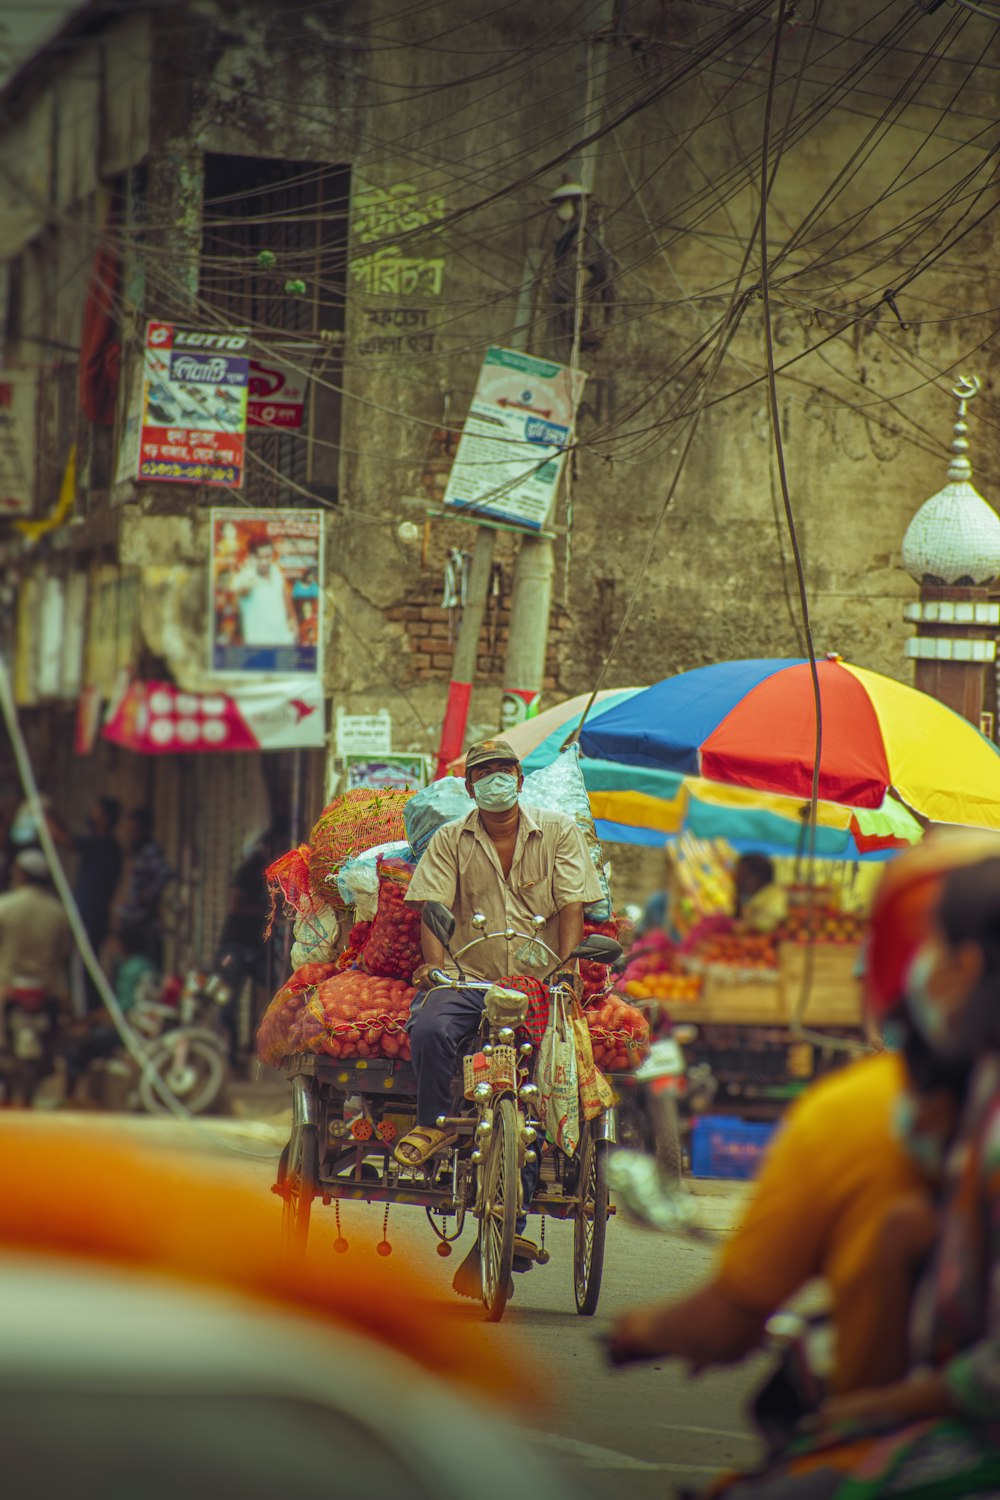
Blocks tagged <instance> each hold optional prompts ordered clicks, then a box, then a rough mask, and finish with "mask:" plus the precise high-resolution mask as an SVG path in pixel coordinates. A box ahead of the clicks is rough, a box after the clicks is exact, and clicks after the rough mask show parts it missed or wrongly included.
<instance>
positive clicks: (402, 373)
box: [0, 0, 1000, 954]
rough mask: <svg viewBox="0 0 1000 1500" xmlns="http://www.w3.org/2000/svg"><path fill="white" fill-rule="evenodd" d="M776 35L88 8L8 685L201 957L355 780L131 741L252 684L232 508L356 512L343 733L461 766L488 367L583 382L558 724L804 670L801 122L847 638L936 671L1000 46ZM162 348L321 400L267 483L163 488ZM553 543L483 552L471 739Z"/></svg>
mask: <svg viewBox="0 0 1000 1500" xmlns="http://www.w3.org/2000/svg"><path fill="white" fill-rule="evenodd" d="M773 9H774V8H773V5H770V4H768V5H764V4H760V5H750V6H736V5H730V4H727V3H724V0H635V3H628V0H619V3H616V4H611V3H608V4H606V5H598V6H596V7H581V6H578V5H577V4H575V3H573V4H571V3H569V0H566V3H562V0H555V3H553V4H550V5H548V6H545V7H539V6H532V5H530V4H528V3H527V0H517V3H514V4H512V5H508V6H505V7H502V8H500V9H498V10H495V11H492V12H491V13H490V14H488V15H485V16H484V15H483V14H482V8H481V7H478V6H475V5H472V4H470V3H468V0H441V3H438V4H428V5H424V6H421V7H419V8H416V9H414V10H413V11H412V12H411V11H410V10H405V11H403V12H400V11H399V9H398V8H397V7H393V6H391V5H388V4H384V3H382V0H367V3H362V0H348V3H345V4H343V5H340V6H337V7H335V8H331V7H324V8H322V9H317V10H315V11H313V10H311V9H310V8H308V7H300V6H294V7H275V6H273V5H267V4H264V3H263V0H185V3H180V4H163V5H162V6H156V5H153V6H149V5H136V6H135V7H134V8H130V7H129V6H127V5H125V6H121V7H117V8H116V9H115V11H114V12H109V11H107V10H106V9H104V8H101V7H94V8H93V9H91V8H90V7H82V8H81V9H80V10H79V11H78V12H77V13H76V14H75V15H74V16H73V17H72V18H71V20H70V21H69V22H68V23H67V25H66V26H65V27H64V29H63V31H62V32H61V34H60V35H59V36H57V37H56V38H55V39H54V40H53V42H52V43H50V44H49V45H48V46H47V47H46V48H45V49H43V50H42V51H41V52H40V53H39V54H38V56H37V57H36V58H34V59H33V60H32V61H31V62H30V63H29V64H28V65H27V66H26V67H24V68H23V69H22V70H21V71H20V73H19V74H18V75H17V76H16V77H15V78H14V79H13V80H12V81H11V82H10V83H9V84H8V86H7V87H6V89H5V91H4V94H3V97H2V101H0V302H2V306H0V312H2V314H3V325H2V326H3V354H2V369H0V390H2V391H3V392H4V395H3V401H4V404H5V405H6V408H7V411H8V416H9V421H8V423H7V427H6V429H5V433H6V436H5V439H4V440H5V442H6V443H7V454H6V468H5V469H2V470H0V473H2V474H3V478H4V480H5V487H6V490H7V491H8V492H9V497H8V500H7V501H6V502H3V503H5V504H6V505H7V509H6V511H5V512H2V513H0V514H2V515H3V516H4V519H0V549H2V553H3V561H4V583H3V589H4V593H3V601H2V624H0V631H2V641H3V649H4V654H5V659H6V660H9V661H10V662H11V663H12V664H13V668H14V675H15V678H16V687H17V695H18V699H19V703H20V706H21V710H22V713H23V720H24V724H25V726H26V729H27V732H28V734H29V738H30V741H31V745H32V750H33V753H34V755H35V757H36V763H37V766H38V772H39V775H40V778H41V779H42V781H43V782H44V784H45V785H46V786H47V787H48V788H50V789H51V790H52V791H53V793H54V794H55V795H56V797H57V800H60V801H61V802H62V804H63V807H64V812H65V813H66V815H67V816H72V814H73V812H74V809H76V808H79V807H80V806H81V805H82V799H83V798H84V797H85V796H86V795H88V793H89V792H90V791H91V790H93V789H100V788H103V787H104V786H105V785H106V784H107V783H108V782H109V781H112V782H114V783H115V785H116V786H117V787H119V788H120V789H123V790H124V794H125V796H126V797H127V799H128V800H130V801H132V800H134V801H140V802H145V801H149V802H151V803H152V804H153V805H154V806H155V808H156V812H157V818H158V825H159V827H160V829H161V832H162V836H163V838H164V840H165V841H166V843H167V844H168V846H169V848H170V852H171V853H172V854H173V856H174V858H175V861H176V863H177V866H178V868H179V870H180V871H181V875H182V880H181V884H180V887H179V891H178V897H179V899H178V908H179V911H180V912H181V913H183V915H182V916H181V917H179V918H178V920H179V921H180V922H181V923H182V924H183V932H180V933H179V934H178V936H179V941H180V942H181V943H182V944H186V946H187V948H188V949H189V950H190V951H191V952H192V953H195V954H203V953H204V952H205V950H206V947H207V946H210V944H211V941H212V938H213V932H214V929H216V928H217V927H218V925H219V924H220V922H221V916H222V912H223V910H224V903H225V890H226V884H227V881H226V874H227V871H229V870H230V869H231V868H232V866H233V865H234V863H235V862H236V860H237V858H238V851H239V849H240V847H241V846H242V844H243V842H244V841H245V839H246V837H247V835H248V834H249V833H251V832H253V831H254V829H255V827H257V826H263V825H264V824H268V823H270V824H275V825H277V826H278V827H280V828H285V829H287V832H288V841H289V842H290V843H291V842H294V841H295V840H297V839H298V838H299V837H300V836H301V835H302V834H303V832H304V831H305V829H306V828H307V826H308V823H309V821H310V820H311V818H312V816H314V815H315V813H316V812H317V811H318V810H319V807H320V806H321V804H322V801H323V796H324V792H325V790H326V787H327V785H328V778H327V753H326V752H325V751H324V750H323V749H319V748H306V749H298V750H295V749H291V750H281V749H279V750H275V751H271V752H262V753H260V754H257V753H253V752H242V753H214V754H209V753H204V754H197V753H194V752H192V751H182V750H178V751H176V752H172V753H168V754H158V755H155V756H154V755H142V754H139V753H137V752H136V751H135V750H131V749H127V748H121V747H119V746H114V745H111V744H109V743H107V742H106V741H105V740H104V739H103V738H102V736H101V735H100V733H99V727H100V721H101V716H102V714H104V713H105V712H106V710H107V705H108V704H109V703H113V702H114V701H115V699H116V696H120V694H121V693H122V691H123V690H124V687H125V685H127V683H128V682H129V681H132V680H140V681H147V682H155V681H162V682H169V683H171V684H173V685H174V687H176V688H177V689H178V690H180V691H181V692H182V693H187V694H191V695H198V694H202V695H204V694H211V693H212V692H213V691H215V690H216V689H217V688H218V686H219V677H218V674H217V673H216V672H214V671H213V670H212V660H213V658H212V640H213V630H214V629H215V622H214V621H213V618H212V608H213V606H212V597H213V596H212V590H211V588H210V574H211V556H212V538H211V535H210V523H209V515H210V511H211V509H212V507H213V506H221V505H226V506H233V507H236V508H246V509H248V510H253V511H265V510H272V509H281V510H282V511H285V512H288V511H291V512H294V511H297V510H301V511H303V512H312V511H316V510H320V511H322V513H323V515H324V517H325V534H326V565H325V568H324V576H323V578H322V579H321V580H320V585H321V588H322V593H323V604H324V612H323V622H324V623H323V637H324V639H323V645H324V647H325V653H324V664H323V697H324V699H325V701H326V704H327V712H328V714H329V715H330V718H329V722H330V723H331V724H332V723H333V722H335V721H334V718H333V715H334V713H335V712H336V710H338V709H339V710H341V711H342V712H345V713H348V714H369V713H375V712H378V711H380V710H385V711H388V713H389V714H390V716H391V723H392V745H393V749H394V750H397V751H400V752H410V753H414V754H421V755H427V756H431V757H432V756H433V755H434V752H435V751H436V749H437V746H438V740H439V736H440V731H441V722H442V716H443V713H444V709H445V703H446V698H447V692H448V683H449V678H450V676H451V668H452V661H453V651H454V646H455V642H456V639H457V635H458V632H459V629H460V620H461V612H462V584H461V580H462V576H463V573H464V571H465V569H466V567H467V562H466V559H467V558H468V556H469V554H471V553H472V552H473V550H474V547H475V541H476V536H477V531H478V521H477V518H476V516H475V515H471V516H470V515H459V514H456V513H455V512H454V511H448V510H447V509H446V508H445V507H444V506H443V504H442V502H443V499H444V495H445V486H446V483H447V477H448V474H449V472H450V469H451V466H452V464H453V462H454V457H455V452H456V449H457V445H458V441H459V437H460V434H461V430H462V426H463V422H464V420H465V417H466V413H467V411H468V408H469V404H470V400H471V398H472V394H473V391H474V389H475V386H476V382H477V378H478V376H479V373H480V369H481V367H482V363H483V358H484V354H485V351H486V350H487V349H488V348H489V347H491V346H493V347H502V348H513V349H516V350H520V351H524V352H525V353H526V354H528V355H531V356H535V357H537V358H540V359H543V360H550V361H553V362H556V363H559V364H563V365H565V364H572V365H574V366H575V367H576V368H578V369H579V370H580V371H581V372H583V374H585V376H586V381H585V385H584V387H583V394H582V398H581V400H580V403H579V407H578V411H577V416H576V426H575V433H574V440H573V444H572V449H571V452H570V454H569V456H568V458H567V460H566V463H565V465H564V472H563V474H562V476H561V479H560V482H559V486H558V491H557V497H556V501H555V506H554V509H553V512H552V515H551V517H550V521H549V530H550V531H551V534H552V545H553V549H554V581H553V597H552V608H551V611H550V612H549V615H548V627H547V642H546V649H545V651H544V653H543V655H544V658H545V668H544V674H543V680H542V681H540V682H539V684H538V686H539V687H540V688H542V690H543V693H544V695H545V696H544V698H543V702H544V703H548V702H552V701H556V699H557V698H558V697H560V696H566V695H569V694H572V693H577V692H583V691H587V690H588V689H589V688H591V686H592V685H593V684H594V683H595V681H596V680H597V679H598V677H599V676H601V674H602V673H603V674H604V676H603V681H604V684H605V685H606V686H616V685H626V684H634V683H646V682H651V681H654V680H656V679H658V678H660V677H663V676H666V675H668V674H670V673H672V672H676V671H679V670H683V669H685V668H689V667H692V666H697V665H700V664H702V663H705V662H708V661H713V660H719V659H724V658H727V657H737V656H748V655H753V656H758V655H759V656H770V655H789V656H795V655H799V654H801V652H802V649H803V630H802V620H801V616H800V610H799V602H798V590H797V585H796V578H795V573H794V566H793V556H792V548H791V539H790V534H789V530H788V526H787V520H786V515H785V509H784V505H783V500H782V492H781V485H780V480H779V472H778V463H777V458H776V451H775V444H774V441H773V435H772V431H771V420H770V414H769V399H768V381H767V340H766V337H765V331H766V330H765V310H764V304H763V301H762V297H761V282H762V244H761V235H760V222H759V221H760V202H761V185H762V180H763V178H762V172H761V157H762V147H763V144H764V139H765V128H766V129H767V140H768V147H769V162H770V168H769V172H768V174H767V176H768V191H767V194H766V199H767V212H766V226H765V228H766V236H765V240H764V244H765V245H766V250H767V255H768V261H769V266H768V281H769V287H770V329H771V334H772V349H773V355H774V363H775V366H776V368H777V376H776V380H777V387H776V389H777V407H778V417H779V424H780V434H781V437H782V439H783V460H784V465H785V468H786V472H787V481H788V490H789V498H790V502H791V509H792V513H793V516H794V519H795V523H796V532H797V541H798V544H799V547H800V550H801V554H802V559H803V568H804V577H805V583H806V588H807V593H808V596H809V599H810V604H811V611H812V629H813V634H814V638H815V641H816V645H817V649H819V650H821V651H837V652H839V653H840V654H841V655H843V656H845V657H846V658H848V659H850V660H854V661H857V662H859V663H860V664H862V665H865V666H868V667H872V668H875V669H877V670H881V671H885V672H888V673H889V674H890V675H894V676H899V677H902V678H905V679H909V676H910V672H911V670H912V664H911V661H910V660H909V659H908V658H907V657H906V655H905V640H906V636H907V633H908V630H909V629H910V627H909V626H907V625H906V624H904V621H903V613H904V610H903V606H904V605H905V604H906V603H907V602H909V601H912V600H913V599H914V598H915V597H916V594H915V587H914V584H913V583H912V582H911V580H910V579H909V577H908V575H907V574H906V572H905V570H904V569H903V567H902V562H901V557H900V547H901V541H902V536H903V533H904V530H905V528H906V525H907V522H908V521H909V519H910V517H911V516H912V514H913V511H914V508H915V506H916V505H917V504H918V503H919V502H920V500H921V499H922V498H923V497H924V496H925V495H926V494H927V492H928V476H929V475H930V474H932V473H933V474H936V473H937V472H938V471H939V469H940V464H941V456H942V455H943V454H944V452H945V447H946V443H945V438H946V431H945V429H943V427H942V422H941V393H942V391H947V390H949V389H950V388H951V385H952V384H953V383H954V380H955V378H956V376H957V375H958V374H960V373H966V372H967V373H970V374H973V373H974V374H976V375H977V376H978V377H979V379H980V381H981V383H982V389H981V395H980V397H979V399H978V401H977V409H976V414H975V415H976V418H977V419H978V423H979V426H978V428H977V432H976V454H977V476H978V482H979V484H980V487H981V489H982V491H983V493H984V494H985V495H986V496H987V498H989V497H991V496H994V497H995V496H996V495H997V494H1000V443H998V438H997V434H998V431H1000V425H998V420H997V419H998V405H997V393H996V377H995V374H994V364H995V361H994V358H993V355H992V352H991V349H992V346H991V344H990V339H991V337H992V336H993V325H994V322H995V314H994V313H993V312H992V311H991V310H992V309H995V308H996V306H998V305H1000V259H998V255H997V233H998V231H997V227H996V222H997V221H996V215H995V214H992V213H991V211H992V209H993V208H994V207H995V206H996V202H997V198H998V192H997V188H996V185H995V182H993V181H992V180H991V152H992V150H993V148H994V146H995V134H996V125H995V122H996V119H997V117H998V113H1000V111H998V108H997V106H998V102H1000V100H998V84H997V78H998V74H997V71H996V68H995V66H993V65H991V64H990V59H989V51H988V46H989V40H990V35H991V31H992V28H991V27H990V25H989V23H988V22H987V21H985V20H982V19H979V18H977V17H976V16H975V15H973V14H971V13H970V12H968V11H967V10H965V9H964V8H963V7H961V6H949V7H937V8H936V9H934V8H928V7H923V6H918V5H915V4H913V3H910V0H894V3H892V4H890V5H889V6H887V7H884V8H883V9H882V10H881V11H880V12H879V13H878V15H877V16H872V15H871V14H870V8H869V7H867V6H865V5H863V4H861V3H853V0H852V3H844V4H842V5H838V6H836V7H831V6H829V5H828V6H822V5H816V6H811V5H806V4H801V5H798V4H796V5H792V6H790V7H789V8H788V10H787V13H786V22H787V24H786V25H785V26H784V27H783V28H782V30H781V32H780V33H779V34H778V35H777V36H776V35H775V28H774V21H773V15H772V12H773ZM928 9H930V13H928ZM772 76H773V80H774V89H773V100H772V107H771V109H770V111H768V109H767V99H768V94H769V83H770V81H771V79H772ZM561 187H562V188H564V189H565V188H567V187H568V188H569V189H570V191H569V192H568V193H567V192H565V191H564V192H563V193H560V191H559V190H560V188H561ZM577 189H584V190H585V191H577ZM151 321H154V322H161V323H164V324H169V325H171V326H173V327H176V328H181V329H187V330H194V331H197V332H200V333H201V334H204V335H206V337H208V338H210V339H211V340H215V341H219V340H224V339H226V338H230V337H233V336H240V337H244V336H245V338H246V340H247V345H246V348H247V351H248V352H249V353H250V354H251V355H252V356H253V357H254V358H255V360H256V361H257V364H258V366H263V367H266V368H267V369H272V368H278V369H280V370H282V371H284V372H285V374H286V376H287V377H288V380H289V381H290V382H291V383H292V384H294V383H295V381H296V380H297V381H298V384H299V386H300V387H301V400H300V401H299V407H300V411H299V418H298V420H299V423H300V425H296V426H283V425H281V423H280V422H278V421H265V422H263V424H262V425H260V426H256V427H251V428H249V429H248V432H247V436H246V444H245V461H244V472H243V475H242V481H241V483H240V485H239V486H238V488H228V489H227V488H226V487H225V486H219V485H210V484H201V483H198V482H184V483H176V482H169V481H161V480H159V479H157V478H156V477H148V476H147V477H144V478H142V479H139V478H138V477H137V474H138V466H137V462H136V446H135V445H136V441H137V434H138V428H139V425H140V422H141V417H142V411H143V371H144V347H145V344H146V330H147V327H148V324H149V323H150V322H151ZM520 546H521V538H520V537H519V535H518V534H517V532H516V530H501V531H500V532H499V533H498V535H497V538H496V541H495V545H494V547H493V551H492V566H491V570H490V575H489V586H488V591H487V596H486V603H485V618H484V624H483V629H482V633H481V636H480V640H479V643H478V647H477V648H476V650H475V652H474V655H475V664H476V665H475V673H476V676H475V687H474V691H473V694H472V699H471V707H470V711H469V718H468V726H467V729H468V733H469V734H470V735H471V734H473V733H476V732H479V731H483V732H488V731H490V730H492V729H493V728H495V727H496V725H497V724H498V722H499V719H500V712H501V702H500V700H501V690H502V688H503V685H504V681H505V659H506V654H507V649H508V645H509V641H510V632H511V629H512V628H513V629H514V630H515V631H516V630H517V629H518V628H521V624H522V622H521V621H520V620H519V619H517V618H514V619H513V620H512V616H511V608H510V602H511V593H512V586H513V579H514V575H515V571H516V567H517V556H518V551H519V548H520ZM449 569H450V572H449V574H448V578H449V579H450V583H447V582H446V571H447V570H449ZM538 628H541V629H544V628H545V623H544V615H543V618H542V623H541V626H540V627H538ZM613 644H614V645H615V651H614V656H613V658H612V659H611V660H610V662H608V660H607V658H608V654H609V651H610V650H611V648H612V645H613ZM3 776H4V785H3V787H2V789H0V790H2V794H3V795H4V796H6V797H7V798H8V799H9V798H11V797H12V796H13V795H14V794H15V792H16V788H15V786H14V782H13V776H12V771H11V769H10V767H9V766H5V767H4V768H3ZM192 914H195V915H192Z"/></svg>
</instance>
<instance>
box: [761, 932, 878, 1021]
mask: <svg viewBox="0 0 1000 1500" xmlns="http://www.w3.org/2000/svg"><path fill="white" fill-rule="evenodd" d="M857 961H858V949H857V947H856V946H855V945H854V944H850V943H816V944H815V945H814V947H813V950H812V978H811V983H810V986H809V998H808V1001H807V1003H806V1008H805V1012H804V1014H803V1015H802V1016H801V1018H800V1019H801V1020H802V1022H803V1023H804V1024H805V1025H806V1026H860V1025H861V1024H862V1009H861V984H860V981H859V980H857V979H856V978H855V976H854V970H855V967H856V965H857ZM778 963H779V971H780V975H781V995H782V1006H783V1015H784V1018H785V1019H786V1020H787V1021H789V1022H791V1021H792V1020H794V1019H795V1013H796V1009H797V1007H798V1004H799V1000H800V997H801V994H802V981H803V976H804V974H805V967H806V948H805V945H804V944H801V943H781V944H779V946H778Z"/></svg>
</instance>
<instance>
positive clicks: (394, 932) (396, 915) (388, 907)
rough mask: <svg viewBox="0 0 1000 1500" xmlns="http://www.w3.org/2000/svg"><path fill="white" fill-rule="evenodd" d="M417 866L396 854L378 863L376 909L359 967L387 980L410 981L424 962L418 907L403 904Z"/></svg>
mask: <svg viewBox="0 0 1000 1500" xmlns="http://www.w3.org/2000/svg"><path fill="white" fill-rule="evenodd" d="M415 869H416V865H413V864H410V862H409V861H408V860H405V859H401V858H399V856H398V855H389V856H386V857H384V858H382V859H380V860H379V862H378V910H377V911H376V913H375V920H374V922H373V923H372V930H371V932H370V933H369V935H368V940H367V942H366V943H365V945H364V947H363V948H362V950H361V958H360V960H359V962H360V964H361V967H362V968H363V969H365V970H367V972H368V973H369V974H378V975H381V976H382V977H383V978H386V979H405V980H406V982H407V984H409V982H410V980H411V979H412V978H413V971H414V969H416V968H418V967H419V965H420V964H421V963H423V954H422V952H421V948H420V908H419V907H417V906H407V905H406V893H407V891H408V890H409V888H410V881H411V880H412V879H413V872H414V870H415Z"/></svg>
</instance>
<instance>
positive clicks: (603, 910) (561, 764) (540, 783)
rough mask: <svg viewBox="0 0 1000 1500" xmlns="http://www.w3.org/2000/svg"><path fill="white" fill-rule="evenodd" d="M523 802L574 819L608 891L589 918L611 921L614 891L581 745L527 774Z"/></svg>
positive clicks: (588, 913) (592, 906) (593, 906)
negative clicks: (587, 783) (598, 834)
mask: <svg viewBox="0 0 1000 1500" xmlns="http://www.w3.org/2000/svg"><path fill="white" fill-rule="evenodd" d="M521 801H522V802H523V803H524V804H525V805H526V806H527V807H540V808H541V809H542V810H543V812H559V813H565V814H566V816H567V817H570V818H572V819H573V820H574V822H575V823H576V826H577V827H578V828H579V830H580V832H581V833H582V834H583V840H584V843H585V844H586V846H587V853H588V854H589V855H590V857H591V859H592V860H593V863H594V869H595V870H596V871H597V878H598V880H599V881H600V882H601V889H602V890H603V891H604V896H603V897H602V899H601V900H600V901H592V902H591V903H590V904H589V906H586V907H584V913H585V915H586V917H587V918H588V920H589V921H592V922H607V921H608V919H609V918H610V916H611V892H610V890H609V889H608V881H607V876H606V875H605V873H604V855H603V853H602V852H601V844H600V840H599V839H598V837H597V829H596V828H595V827H594V815H593V813H592V812H591V810H590V798H589V797H588V795H587V787H586V783H585V782H584V779H583V768H582V767H581V765H580V747H579V745H575V744H574V745H571V746H570V747H569V749H568V750H564V751H563V752H562V754H561V755H558V756H557V757H556V759H555V760H554V761H552V763H551V764H550V765H547V766H543V767H542V769H541V770H540V771H532V772H531V774H530V775H529V776H526V777H525V778H524V786H523V787H522V788H521Z"/></svg>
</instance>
